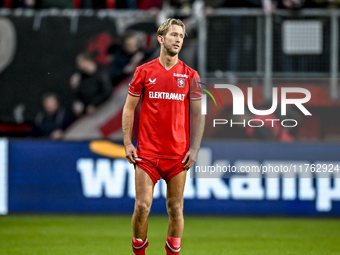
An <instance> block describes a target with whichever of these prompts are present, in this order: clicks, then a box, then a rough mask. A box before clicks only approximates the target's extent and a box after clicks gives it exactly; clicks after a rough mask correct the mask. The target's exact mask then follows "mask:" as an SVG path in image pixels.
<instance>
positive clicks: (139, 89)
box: [129, 68, 144, 97]
mask: <svg viewBox="0 0 340 255" xmlns="http://www.w3.org/2000/svg"><path fill="white" fill-rule="evenodd" d="M143 88H144V78H143V77H142V74H141V71H140V70H139V69H138V68H137V69H136V71H135V74H134V75H133V78H132V80H131V81H130V83H129V94H130V95H131V96H134V97H140V96H141V95H142V94H143Z"/></svg>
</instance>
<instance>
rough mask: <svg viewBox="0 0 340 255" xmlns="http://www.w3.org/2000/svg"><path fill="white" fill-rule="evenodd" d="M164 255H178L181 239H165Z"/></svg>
mask: <svg viewBox="0 0 340 255" xmlns="http://www.w3.org/2000/svg"><path fill="white" fill-rule="evenodd" d="M165 250H166V255H179V251H180V250H181V238H177V237H170V236H168V237H167V238H166V244H165Z"/></svg>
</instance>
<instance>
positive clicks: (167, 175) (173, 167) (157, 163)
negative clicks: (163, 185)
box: [135, 157, 186, 184]
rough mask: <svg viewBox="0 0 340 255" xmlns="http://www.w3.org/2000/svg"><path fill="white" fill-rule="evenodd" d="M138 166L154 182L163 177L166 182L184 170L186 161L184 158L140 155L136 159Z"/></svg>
mask: <svg viewBox="0 0 340 255" xmlns="http://www.w3.org/2000/svg"><path fill="white" fill-rule="evenodd" d="M135 160H136V162H137V165H138V167H140V168H141V169H142V170H143V171H144V172H146V173H147V174H148V175H149V176H150V178H151V179H152V181H153V183H154V184H156V183H157V181H158V180H160V179H161V178H162V179H164V180H165V181H166V182H168V181H170V179H171V178H172V177H174V176H176V175H177V174H179V173H181V172H183V171H184V169H183V167H184V166H185V164H186V162H184V163H182V160H183V159H162V158H152V157H138V158H136V159H135Z"/></svg>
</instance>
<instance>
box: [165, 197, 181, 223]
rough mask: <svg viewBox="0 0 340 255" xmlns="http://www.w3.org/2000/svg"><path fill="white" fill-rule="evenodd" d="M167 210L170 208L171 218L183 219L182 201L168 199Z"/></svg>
mask: <svg viewBox="0 0 340 255" xmlns="http://www.w3.org/2000/svg"><path fill="white" fill-rule="evenodd" d="M167 208H168V214H169V217H171V218H174V219H177V218H182V217H183V203H182V201H176V200H171V199H168V201H167Z"/></svg>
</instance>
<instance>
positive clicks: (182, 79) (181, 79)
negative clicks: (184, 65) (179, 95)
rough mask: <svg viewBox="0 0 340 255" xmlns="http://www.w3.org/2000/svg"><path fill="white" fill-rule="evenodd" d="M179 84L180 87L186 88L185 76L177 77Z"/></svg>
mask: <svg viewBox="0 0 340 255" xmlns="http://www.w3.org/2000/svg"><path fill="white" fill-rule="evenodd" d="M177 86H178V87H179V88H184V87H185V78H177Z"/></svg>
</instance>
